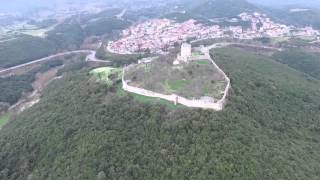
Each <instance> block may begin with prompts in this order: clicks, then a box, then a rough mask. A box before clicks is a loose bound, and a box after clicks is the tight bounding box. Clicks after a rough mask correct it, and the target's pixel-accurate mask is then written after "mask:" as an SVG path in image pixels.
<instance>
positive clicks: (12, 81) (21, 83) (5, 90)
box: [0, 60, 63, 105]
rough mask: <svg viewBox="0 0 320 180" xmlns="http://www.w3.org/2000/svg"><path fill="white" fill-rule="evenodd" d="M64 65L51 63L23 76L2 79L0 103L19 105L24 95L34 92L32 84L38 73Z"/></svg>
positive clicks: (0, 83) (56, 62)
mask: <svg viewBox="0 0 320 180" xmlns="http://www.w3.org/2000/svg"><path fill="white" fill-rule="evenodd" d="M62 64H63V62H62V61H60V60H56V61H49V62H46V63H44V64H42V65H41V66H40V67H38V68H35V69H33V70H32V71H30V72H27V73H25V74H23V75H14V76H9V77H4V78H0V92H1V93H0V103H8V104H10V105H13V104H15V103H17V102H18V101H19V99H20V98H21V97H22V95H23V94H24V93H28V92H31V91H32V90H33V88H32V83H33V82H34V80H35V76H36V74H37V73H43V72H46V71H48V70H49V69H51V68H54V67H57V66H60V65H62Z"/></svg>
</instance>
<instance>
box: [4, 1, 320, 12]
mask: <svg viewBox="0 0 320 180" xmlns="http://www.w3.org/2000/svg"><path fill="white" fill-rule="evenodd" d="M96 1H109V0H0V12H3V11H16V10H19V11H21V10H24V11H25V10H27V9H31V8H39V7H48V6H49V7H50V6H53V5H55V4H62V3H66V2H77V3H79V2H96ZM119 1H121V0H119ZM133 1H134V0H133ZM167 1H168V0H167ZM195 1H197V0H195ZM248 1H250V2H255V3H259V4H263V5H273V6H280V5H288V4H302V5H310V6H313V7H319V8H320V0H248Z"/></svg>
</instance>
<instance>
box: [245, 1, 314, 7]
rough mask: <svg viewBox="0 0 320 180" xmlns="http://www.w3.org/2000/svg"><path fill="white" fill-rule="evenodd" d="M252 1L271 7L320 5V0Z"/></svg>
mask: <svg viewBox="0 0 320 180" xmlns="http://www.w3.org/2000/svg"><path fill="white" fill-rule="evenodd" d="M248 1H249V2H251V3H255V4H259V5H264V6H271V7H281V6H282V7H283V6H288V5H299V6H309V7H320V0H285V1H281V0H280V1H279V0H248Z"/></svg>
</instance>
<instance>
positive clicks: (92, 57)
mask: <svg viewBox="0 0 320 180" xmlns="http://www.w3.org/2000/svg"><path fill="white" fill-rule="evenodd" d="M78 53H89V55H88V56H87V57H86V61H93V62H109V61H104V60H100V59H97V58H96V57H95V56H96V51H93V50H77V51H68V52H63V53H58V54H54V55H50V56H48V57H44V58H41V59H37V60H34V61H31V62H28V63H24V64H20V65H17V66H13V67H10V68H7V69H3V70H0V74H1V73H6V72H9V71H12V70H16V69H19V68H23V67H26V66H29V65H32V64H36V63H39V62H44V61H49V60H50V59H52V58H56V57H59V56H65V55H70V54H78Z"/></svg>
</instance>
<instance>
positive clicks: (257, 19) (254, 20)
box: [107, 12, 320, 54]
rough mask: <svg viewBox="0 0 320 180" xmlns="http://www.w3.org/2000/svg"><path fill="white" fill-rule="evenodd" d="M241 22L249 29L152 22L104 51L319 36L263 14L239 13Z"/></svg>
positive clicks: (126, 33)
mask: <svg viewBox="0 0 320 180" xmlns="http://www.w3.org/2000/svg"><path fill="white" fill-rule="evenodd" d="M238 18H239V19H240V20H241V21H243V22H249V23H250V24H251V27H249V28H244V27H242V26H228V27H221V26H219V25H212V26H208V25H204V24H201V23H199V22H197V21H196V20H193V19H191V20H188V21H185V22H182V23H177V22H175V21H173V20H169V19H153V20H149V21H146V22H144V23H140V24H137V25H134V26H131V27H130V28H128V29H126V30H124V31H123V33H122V37H121V38H120V39H119V40H117V41H115V42H109V44H108V46H107V47H108V50H109V51H111V52H113V53H118V54H131V53H135V52H143V51H148V52H153V53H163V52H165V51H166V50H167V49H168V48H170V47H172V46H173V45H174V44H175V43H176V42H181V41H185V40H187V39H188V38H195V39H207V38H222V37H232V38H238V39H253V38H260V37H288V36H315V37H318V38H319V36H320V33H319V31H317V30H315V29H313V28H312V27H304V28H297V27H294V26H287V25H284V24H279V23H275V22H273V21H272V20H271V19H270V18H268V17H267V16H266V15H265V14H261V13H257V12H255V13H245V12H244V13H241V14H240V15H239V17H238Z"/></svg>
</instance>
